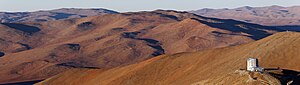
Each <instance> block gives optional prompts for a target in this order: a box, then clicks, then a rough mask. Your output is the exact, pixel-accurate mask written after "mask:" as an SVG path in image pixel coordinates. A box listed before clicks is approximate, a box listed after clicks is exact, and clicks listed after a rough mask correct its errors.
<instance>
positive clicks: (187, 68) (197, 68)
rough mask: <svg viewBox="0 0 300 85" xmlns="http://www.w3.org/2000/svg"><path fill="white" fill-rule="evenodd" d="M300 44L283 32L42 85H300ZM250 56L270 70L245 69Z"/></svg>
mask: <svg viewBox="0 0 300 85" xmlns="http://www.w3.org/2000/svg"><path fill="white" fill-rule="evenodd" d="M299 42H300V33H294V32H283V33H277V34H274V35H272V36H270V37H267V38H264V39H262V40H259V41H255V42H251V43H248V44H243V45H238V46H232V47H225V48H217V49H211V50H206V51H200V52H187V53H178V54H173V55H161V56H158V57H155V58H151V59H149V60H146V61H144V62H141V63H137V64H132V65H129V66H125V67H117V68H113V69H110V70H107V71H102V70H95V69H92V70H82V69H81V70H80V69H79V70H71V71H67V72H65V73H62V74H59V75H57V76H54V77H51V78H49V79H47V80H45V81H43V82H41V83H38V85H57V84H65V85H83V84H86V85H191V84H192V85H204V84H205V85H216V84H217V85H221V84H248V85H256V84H271V85H280V84H283V85H286V84H287V83H290V84H292V85H298V84H299V80H300V76H299V74H300V72H299V71H300V67H299V66H298V65H299V64H300V62H299V60H300V56H299V52H300V50H299V48H300V43H299ZM249 57H254V58H258V60H259V64H260V66H261V67H264V68H265V69H266V71H265V72H264V73H254V74H251V73H249V72H247V71H243V70H241V69H245V68H246V60H247V58H249ZM277 67H280V69H277ZM272 69H273V70H272ZM274 69H275V70H274ZM276 69H277V70H276ZM250 75H252V76H253V78H251V77H250Z"/></svg>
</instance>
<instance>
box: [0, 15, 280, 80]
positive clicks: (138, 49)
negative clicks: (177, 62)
mask: <svg viewBox="0 0 300 85" xmlns="http://www.w3.org/2000/svg"><path fill="white" fill-rule="evenodd" d="M0 29H1V31H0V52H1V53H0V55H2V56H1V57H0V68H1V69H0V74H1V75H0V77H1V79H0V83H11V82H22V81H32V80H41V79H45V78H49V77H51V76H54V75H56V74H58V73H60V72H63V71H65V70H68V69H73V68H83V69H86V68H94V69H96V68H98V69H103V70H106V69H110V68H112V67H118V66H124V65H128V64H133V63H136V62H140V61H144V60H146V59H149V58H152V57H154V56H158V55H163V54H173V53H179V52H195V51H202V50H206V49H213V48H220V47H226V46H234V45H239V44H243V43H247V42H251V41H255V40H259V39H261V38H264V37H266V36H269V35H271V34H273V33H276V32H278V31H282V30H276V29H273V28H271V27H266V26H261V25H256V24H249V23H244V22H239V21H234V20H224V19H215V18H207V17H202V16H198V15H195V14H191V13H187V12H177V11H164V10H157V11H152V12H129V13H120V14H106V15H102V16H93V17H87V18H81V19H67V20H59V21H49V22H27V23H2V24H1V25H0Z"/></svg>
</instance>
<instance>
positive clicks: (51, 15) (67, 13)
mask: <svg viewBox="0 0 300 85" xmlns="http://www.w3.org/2000/svg"><path fill="white" fill-rule="evenodd" d="M116 13H118V12H116V11H112V10H107V9H101V8H100V9H79V8H62V9H55V10H47V11H36V12H0V22H2V23H13V22H45V21H51V20H61V19H70V18H82V17H88V16H96V15H104V14H116Z"/></svg>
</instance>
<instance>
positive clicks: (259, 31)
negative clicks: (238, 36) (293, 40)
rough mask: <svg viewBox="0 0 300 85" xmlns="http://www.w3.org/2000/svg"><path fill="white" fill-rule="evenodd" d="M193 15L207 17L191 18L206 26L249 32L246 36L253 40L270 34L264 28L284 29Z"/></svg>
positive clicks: (280, 30) (279, 30)
mask: <svg viewBox="0 0 300 85" xmlns="http://www.w3.org/2000/svg"><path fill="white" fill-rule="evenodd" d="M195 16H198V17H199V18H202V19H207V20H200V19H197V18H193V19H194V20H197V21H199V22H201V23H204V24H206V25H208V26H211V27H214V28H220V29H223V30H228V31H232V32H237V33H239V32H243V33H247V34H250V36H248V37H250V38H252V39H254V40H259V39H262V38H265V37H267V36H269V35H271V33H268V32H267V31H266V30H274V31H278V32H282V31H286V30H284V29H278V28H275V27H270V26H262V25H258V24H252V23H246V22H240V21H236V20H233V19H217V18H208V17H202V16H199V15H195ZM209 20H214V21H218V22H211V21H209Z"/></svg>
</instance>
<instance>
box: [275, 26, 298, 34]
mask: <svg viewBox="0 0 300 85" xmlns="http://www.w3.org/2000/svg"><path fill="white" fill-rule="evenodd" d="M273 27H275V28H277V29H282V30H288V31H295V32H300V25H286V26H273Z"/></svg>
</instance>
